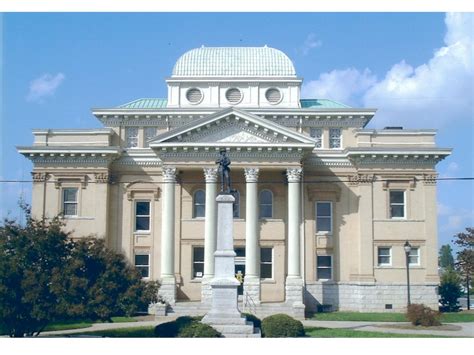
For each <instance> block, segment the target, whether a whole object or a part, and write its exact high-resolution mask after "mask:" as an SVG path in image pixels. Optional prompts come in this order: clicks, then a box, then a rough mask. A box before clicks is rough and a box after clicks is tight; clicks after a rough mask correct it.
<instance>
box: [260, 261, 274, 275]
mask: <svg viewBox="0 0 474 355" xmlns="http://www.w3.org/2000/svg"><path fill="white" fill-rule="evenodd" d="M260 277H261V278H262V279H271V278H272V264H261V265H260Z"/></svg>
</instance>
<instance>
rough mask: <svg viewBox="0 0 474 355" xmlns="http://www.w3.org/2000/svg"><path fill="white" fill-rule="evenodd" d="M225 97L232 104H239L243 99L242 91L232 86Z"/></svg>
mask: <svg viewBox="0 0 474 355" xmlns="http://www.w3.org/2000/svg"><path fill="white" fill-rule="evenodd" d="M225 98H226V99H227V101H229V102H230V103H231V104H238V103H239V102H240V100H242V92H241V91H240V90H239V89H237V88H232V89H229V90H227V91H226V93H225Z"/></svg>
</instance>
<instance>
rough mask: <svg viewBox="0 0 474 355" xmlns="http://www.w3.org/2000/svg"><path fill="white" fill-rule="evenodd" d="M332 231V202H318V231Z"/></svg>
mask: <svg viewBox="0 0 474 355" xmlns="http://www.w3.org/2000/svg"><path fill="white" fill-rule="evenodd" d="M319 232H327V233H332V203H331V202H316V233H319Z"/></svg>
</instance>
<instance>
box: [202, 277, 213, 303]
mask: <svg viewBox="0 0 474 355" xmlns="http://www.w3.org/2000/svg"><path fill="white" fill-rule="evenodd" d="M211 280H212V278H205V277H204V278H203V279H202V281H201V302H202V303H204V304H209V305H210V304H211V303H212V288H211Z"/></svg>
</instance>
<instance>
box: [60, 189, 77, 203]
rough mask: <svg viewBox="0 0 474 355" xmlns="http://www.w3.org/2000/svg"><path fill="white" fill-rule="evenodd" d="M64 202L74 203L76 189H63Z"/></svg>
mask: <svg viewBox="0 0 474 355" xmlns="http://www.w3.org/2000/svg"><path fill="white" fill-rule="evenodd" d="M63 194H64V202H76V196H77V189H64V190H63Z"/></svg>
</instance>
